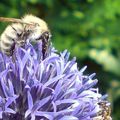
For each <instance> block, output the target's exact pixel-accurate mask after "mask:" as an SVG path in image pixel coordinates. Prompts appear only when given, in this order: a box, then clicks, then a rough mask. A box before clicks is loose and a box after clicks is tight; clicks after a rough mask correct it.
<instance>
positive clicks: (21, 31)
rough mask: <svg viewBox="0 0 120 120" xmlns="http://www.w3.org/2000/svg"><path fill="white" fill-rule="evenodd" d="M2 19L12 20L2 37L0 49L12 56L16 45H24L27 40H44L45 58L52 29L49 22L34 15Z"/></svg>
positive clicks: (1, 19) (2, 18)
mask: <svg viewBox="0 0 120 120" xmlns="http://www.w3.org/2000/svg"><path fill="white" fill-rule="evenodd" d="M0 21H3V22H12V24H11V25H8V26H7V27H6V29H5V30H4V32H3V33H2V35H1V37H0V50H1V51H2V52H3V53H5V54H6V55H8V56H11V55H12V54H13V52H14V50H15V46H16V45H17V46H20V47H22V46H24V45H25V44H26V43H27V42H31V43H32V42H33V43H36V42H38V41H42V53H43V58H44V57H45V55H46V53H47V49H48V47H49V45H50V37H51V34H50V30H49V28H48V26H47V23H46V22H45V21H44V20H42V19H40V18H38V17H36V16H34V15H25V16H24V17H23V18H21V19H15V18H4V17H0Z"/></svg>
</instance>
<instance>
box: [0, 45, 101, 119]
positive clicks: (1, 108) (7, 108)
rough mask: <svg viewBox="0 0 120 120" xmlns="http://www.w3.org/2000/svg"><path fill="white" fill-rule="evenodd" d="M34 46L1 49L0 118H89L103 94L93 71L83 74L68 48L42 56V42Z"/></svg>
mask: <svg viewBox="0 0 120 120" xmlns="http://www.w3.org/2000/svg"><path fill="white" fill-rule="evenodd" d="M36 48H37V49H35V48H34V47H33V46H32V45H30V44H28V45H26V47H25V49H23V48H18V47H17V48H16V50H15V52H14V54H13V56H12V57H7V56H5V55H4V54H2V53H0V119H1V120H92V118H93V116H96V114H97V113H98V112H99V110H100V107H99V104H98V102H99V100H100V98H101V97H102V96H101V94H99V93H98V88H94V86H95V85H96V83H97V80H96V79H93V77H94V75H95V74H92V75H88V76H87V75H84V74H83V72H84V70H85V69H86V67H84V68H82V69H81V70H78V68H77V63H76V62H75V58H73V59H72V60H69V53H68V52H67V51H64V52H63V53H60V54H57V53H56V52H55V51H54V50H51V52H50V55H48V56H47V57H46V58H45V59H44V60H43V59H42V51H41V43H39V44H38V45H37V47H36Z"/></svg>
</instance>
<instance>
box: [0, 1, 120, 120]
mask: <svg viewBox="0 0 120 120" xmlns="http://www.w3.org/2000/svg"><path fill="white" fill-rule="evenodd" d="M28 13H32V14H34V15H36V16H38V17H41V18H42V19H44V20H45V21H46V22H47V23H48V25H49V28H50V30H51V32H52V41H53V44H54V46H55V48H56V49H58V50H59V51H62V50H64V49H68V50H69V51H70V52H71V57H74V56H76V57H77V62H78V64H79V65H78V66H79V67H80V68H81V67H83V66H85V65H87V66H88V69H87V72H86V73H87V74H88V73H89V74H90V73H93V72H96V73H97V75H96V77H97V78H98V80H99V83H98V86H99V88H100V92H101V93H102V94H105V93H108V94H109V100H110V101H111V106H112V116H113V120H120V102H119V101H120V0H1V1H0V16H4V17H16V18H20V17H21V16H23V15H25V14H28ZM6 25H7V23H0V33H2V31H3V30H4V29H5V27H6Z"/></svg>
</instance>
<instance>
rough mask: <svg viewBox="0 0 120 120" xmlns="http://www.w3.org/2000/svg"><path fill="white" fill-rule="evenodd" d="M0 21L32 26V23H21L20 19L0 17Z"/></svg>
mask: <svg viewBox="0 0 120 120" xmlns="http://www.w3.org/2000/svg"><path fill="white" fill-rule="evenodd" d="M0 21H1V22H13V23H21V24H28V25H33V24H32V23H28V22H23V21H22V20H21V19H16V18H6V17H0Z"/></svg>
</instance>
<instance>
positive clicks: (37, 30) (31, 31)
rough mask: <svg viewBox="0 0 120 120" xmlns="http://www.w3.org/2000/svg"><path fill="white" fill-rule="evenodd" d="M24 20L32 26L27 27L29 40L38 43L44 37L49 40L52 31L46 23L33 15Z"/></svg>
mask: <svg viewBox="0 0 120 120" xmlns="http://www.w3.org/2000/svg"><path fill="white" fill-rule="evenodd" d="M22 20H23V21H24V22H27V23H31V25H25V32H26V35H27V36H28V37H27V40H29V41H38V40H41V39H42V37H43V35H45V37H46V39H47V38H48V39H49V37H50V36H49V35H50V31H49V29H48V26H47V24H46V22H45V21H43V20H42V19H40V18H38V17H35V16H33V15H26V16H25V17H24V18H23V19H22Z"/></svg>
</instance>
